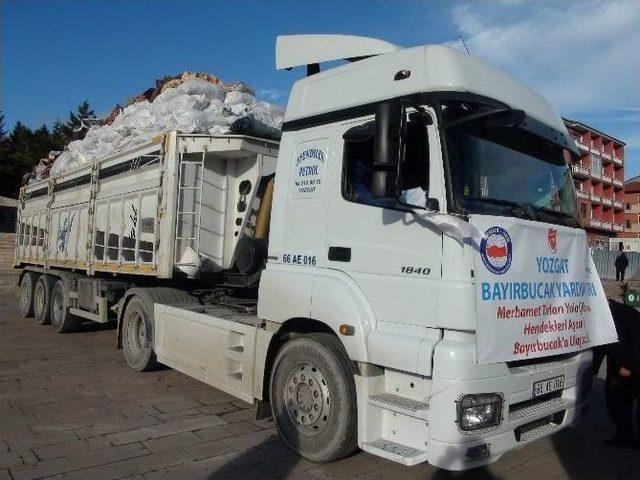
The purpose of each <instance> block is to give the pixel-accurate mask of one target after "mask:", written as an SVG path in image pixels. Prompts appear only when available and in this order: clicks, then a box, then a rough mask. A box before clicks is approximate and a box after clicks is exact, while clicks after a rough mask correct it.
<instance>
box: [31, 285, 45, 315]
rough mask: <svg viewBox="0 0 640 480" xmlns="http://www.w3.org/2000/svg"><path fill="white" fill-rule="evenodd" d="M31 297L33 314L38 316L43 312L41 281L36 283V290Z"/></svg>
mask: <svg viewBox="0 0 640 480" xmlns="http://www.w3.org/2000/svg"><path fill="white" fill-rule="evenodd" d="M33 297H34V298H33V309H34V311H35V315H36V317H40V316H41V315H42V313H43V312H44V285H42V283H38V284H36V291H35V292H34V296H33Z"/></svg>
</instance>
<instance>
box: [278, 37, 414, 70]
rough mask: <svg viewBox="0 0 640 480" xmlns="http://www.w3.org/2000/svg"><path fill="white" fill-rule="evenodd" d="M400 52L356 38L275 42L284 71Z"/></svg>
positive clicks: (283, 38) (396, 47)
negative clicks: (333, 61)
mask: <svg viewBox="0 0 640 480" xmlns="http://www.w3.org/2000/svg"><path fill="white" fill-rule="evenodd" d="M400 48H401V47H398V46H397V45H394V44H392V43H389V42H385V41H384V40H377V39H375V38H368V37H358V36H354V35H280V36H278V38H277V39H276V68H277V69H278V70H283V69H290V68H293V67H300V66H306V65H313V64H320V63H322V62H330V61H332V60H343V59H345V60H349V61H354V60H358V59H361V58H366V57H371V56H373V55H381V54H384V53H390V52H394V51H396V50H400ZM315 68H316V67H314V68H312V71H315Z"/></svg>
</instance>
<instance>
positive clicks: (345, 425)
mask: <svg viewBox="0 0 640 480" xmlns="http://www.w3.org/2000/svg"><path fill="white" fill-rule="evenodd" d="M270 387H271V392H270V393H271V408H272V411H273V417H274V419H275V423H276V427H277V428H278V431H279V432H280V435H281V436H282V438H283V440H284V442H285V443H286V444H287V445H288V446H289V448H291V450H293V451H294V452H296V453H297V454H299V455H301V456H302V457H305V458H307V459H309V460H311V461H314V462H329V461H333V460H337V459H339V458H342V457H345V456H347V455H349V454H350V453H352V452H353V451H354V450H355V449H356V447H357V443H358V437H357V433H358V429H357V426H358V420H357V418H358V416H357V405H356V390H355V383H354V373H353V368H352V366H351V362H350V360H349V357H348V356H347V354H346V352H345V351H344V349H343V348H342V344H341V343H340V341H339V340H338V338H336V337H335V336H334V335H331V334H327V333H313V334H309V335H305V336H302V337H298V338H294V339H293V340H290V341H288V342H286V343H285V344H284V345H283V346H282V348H281V349H280V351H279V352H278V354H277V356H276V359H275V362H274V365H273V369H272V371H271V383H270Z"/></svg>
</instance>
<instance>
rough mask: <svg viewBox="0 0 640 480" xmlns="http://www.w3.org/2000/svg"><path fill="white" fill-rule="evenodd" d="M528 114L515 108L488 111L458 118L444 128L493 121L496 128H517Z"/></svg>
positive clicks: (447, 123)
mask: <svg viewBox="0 0 640 480" xmlns="http://www.w3.org/2000/svg"><path fill="white" fill-rule="evenodd" d="M525 117H526V114H525V113H524V111H523V110H516V109H513V108H494V109H493V110H486V111H484V112H480V113H471V114H469V115H465V116H464V117H460V118H456V119H455V120H452V121H450V122H446V123H445V124H444V125H443V126H442V128H443V129H447V128H451V127H457V126H458V125H462V124H463V123H469V122H475V121H477V120H484V121H487V120H492V123H493V124H494V125H493V126H496V127H517V126H518V125H520V124H521V123H522V122H524V119H525Z"/></svg>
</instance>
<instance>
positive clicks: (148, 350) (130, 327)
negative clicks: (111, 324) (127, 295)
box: [122, 296, 158, 372]
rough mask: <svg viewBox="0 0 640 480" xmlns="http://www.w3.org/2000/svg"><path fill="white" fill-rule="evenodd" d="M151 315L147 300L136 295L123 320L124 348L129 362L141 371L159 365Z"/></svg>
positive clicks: (128, 305)
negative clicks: (154, 348)
mask: <svg viewBox="0 0 640 480" xmlns="http://www.w3.org/2000/svg"><path fill="white" fill-rule="evenodd" d="M151 315H152V313H151V312H149V310H148V308H147V306H146V304H145V302H144V301H143V300H142V299H141V298H140V297H139V296H134V297H133V298H132V299H131V300H129V303H128V304H127V308H126V309H125V311H124V319H123V322H122V348H123V350H124V358H125V360H126V361H127V364H128V365H129V366H130V367H131V368H133V369H134V370H137V371H139V372H145V371H148V370H153V369H156V368H157V367H158V360H157V359H156V354H155V352H154V351H153V333H152V331H153V330H152V325H151Z"/></svg>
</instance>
